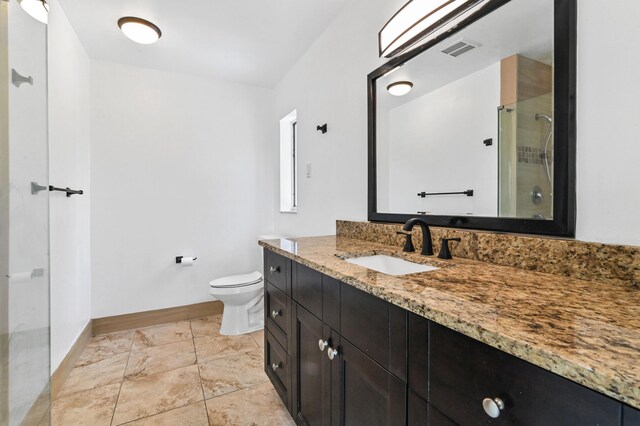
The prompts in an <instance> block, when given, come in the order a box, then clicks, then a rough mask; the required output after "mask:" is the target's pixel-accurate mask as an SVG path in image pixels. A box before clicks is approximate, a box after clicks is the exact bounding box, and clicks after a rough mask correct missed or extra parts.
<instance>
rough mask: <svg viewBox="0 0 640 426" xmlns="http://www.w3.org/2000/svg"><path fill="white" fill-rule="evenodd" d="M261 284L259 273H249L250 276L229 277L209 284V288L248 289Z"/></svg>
mask: <svg viewBox="0 0 640 426" xmlns="http://www.w3.org/2000/svg"><path fill="white" fill-rule="evenodd" d="M261 282H262V274H261V273H260V272H257V271H256V272H251V273H250V274H241V275H230V276H227V277H222V278H218V279H215V280H213V281H210V282H209V287H211V288H219V289H224V288H241V287H248V286H252V285H254V284H258V283H261Z"/></svg>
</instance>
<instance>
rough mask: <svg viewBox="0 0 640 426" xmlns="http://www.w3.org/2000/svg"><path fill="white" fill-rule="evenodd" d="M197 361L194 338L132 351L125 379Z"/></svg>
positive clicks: (172, 368) (173, 368)
mask: <svg viewBox="0 0 640 426" xmlns="http://www.w3.org/2000/svg"><path fill="white" fill-rule="evenodd" d="M195 363H196V352H195V349H194V348H193V340H191V339H189V340H183V341H181V342H176V343H168V344H166V345H161V346H152V347H150V348H144V349H138V350H135V351H132V352H131V356H130V357H129V363H128V364H127V370H126V371H125V373H124V376H125V379H133V378H136V377H142V376H147V375H149V374H154V373H160V372H163V371H169V370H175V369H176V368H180V367H186V366H188V365H192V364H195Z"/></svg>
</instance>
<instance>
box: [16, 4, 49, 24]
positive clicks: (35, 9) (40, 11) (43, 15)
mask: <svg viewBox="0 0 640 426" xmlns="http://www.w3.org/2000/svg"><path fill="white" fill-rule="evenodd" d="M20 6H22V10H24V11H25V12H27V13H28V14H29V16H31V17H32V18H34V19H37V20H38V21H40V22H42V23H43V24H46V23H47V22H48V21H49V5H48V4H47V2H46V0H21V1H20Z"/></svg>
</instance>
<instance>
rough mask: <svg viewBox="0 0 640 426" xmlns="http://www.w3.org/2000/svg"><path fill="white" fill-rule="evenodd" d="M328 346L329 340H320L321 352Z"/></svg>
mask: <svg viewBox="0 0 640 426" xmlns="http://www.w3.org/2000/svg"><path fill="white" fill-rule="evenodd" d="M327 346H329V342H327V341H326V340H322V339H320V340H318V347H319V348H320V352H324V350H325V349H327Z"/></svg>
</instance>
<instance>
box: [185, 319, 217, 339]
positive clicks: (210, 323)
mask: <svg viewBox="0 0 640 426" xmlns="http://www.w3.org/2000/svg"><path fill="white" fill-rule="evenodd" d="M220 324H222V315H212V316H210V317H204V318H198V319H195V320H191V332H192V333H193V337H204V336H219V335H220Z"/></svg>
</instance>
